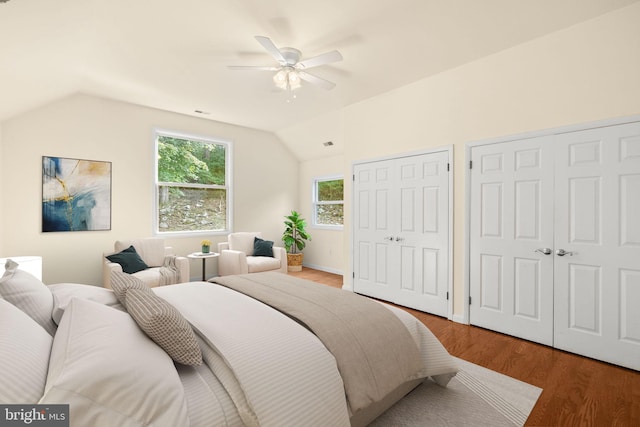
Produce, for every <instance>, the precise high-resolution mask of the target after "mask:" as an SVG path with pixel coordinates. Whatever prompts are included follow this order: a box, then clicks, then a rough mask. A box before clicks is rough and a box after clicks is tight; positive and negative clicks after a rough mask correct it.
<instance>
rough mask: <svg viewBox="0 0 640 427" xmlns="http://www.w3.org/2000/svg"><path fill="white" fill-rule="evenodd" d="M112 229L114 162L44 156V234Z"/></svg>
mask: <svg viewBox="0 0 640 427" xmlns="http://www.w3.org/2000/svg"><path fill="white" fill-rule="evenodd" d="M95 230H111V162H100V161H95V160H79V159H67V158H64V157H48V156H42V231H43V232H48V231H95Z"/></svg>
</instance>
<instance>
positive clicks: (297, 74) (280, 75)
mask: <svg viewBox="0 0 640 427" xmlns="http://www.w3.org/2000/svg"><path fill="white" fill-rule="evenodd" d="M255 38H256V40H257V41H258V43H260V44H261V45H262V47H264V48H265V49H266V50H267V52H269V54H271V56H272V57H273V58H274V59H275V60H276V61H278V64H279V65H277V66H273V67H269V66H266V67H261V66H251V65H230V66H229V69H232V70H262V71H276V74H275V75H274V76H273V81H274V83H275V84H276V86H277V87H278V88H280V89H283V90H286V91H293V90H295V89H298V88H299V87H300V84H301V80H304V81H307V82H309V83H312V84H314V85H317V86H320V87H321V88H323V89H327V90H331V89H333V88H334V87H335V85H336V84H335V83H333V82H330V81H329V80H326V79H323V78H321V77H318V76H315V75H313V74H310V73H308V72H307V71H306V70H308V69H309V68H313V67H318V66H320V65H325V64H330V63H332V62H337V61H342V55H341V54H340V52H338V51H337V50H332V51H331V52H326V53H323V54H321V55H317V56H314V57H311V58H309V59H305V60H303V61H301V58H302V52H300V51H299V50H298V49H294V48H292V47H281V48H277V47H276V45H275V44H274V43H273V42H272V41H271V39H270V38H268V37H264V36H255Z"/></svg>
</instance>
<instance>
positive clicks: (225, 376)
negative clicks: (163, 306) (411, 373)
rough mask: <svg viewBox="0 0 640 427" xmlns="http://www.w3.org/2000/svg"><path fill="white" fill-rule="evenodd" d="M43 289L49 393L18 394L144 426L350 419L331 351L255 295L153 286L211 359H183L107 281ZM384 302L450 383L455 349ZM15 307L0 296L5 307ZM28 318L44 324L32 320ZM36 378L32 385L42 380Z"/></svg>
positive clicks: (8, 358)
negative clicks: (49, 330)
mask: <svg viewBox="0 0 640 427" xmlns="http://www.w3.org/2000/svg"><path fill="white" fill-rule="evenodd" d="M34 286H35V285H34ZM41 286H43V287H45V286H44V285H41ZM45 288H46V289H48V291H50V292H52V294H53V296H54V298H53V301H54V302H55V303H54V307H53V310H52V313H49V315H50V316H51V315H52V314H53V316H54V317H55V319H56V323H59V326H58V329H57V331H56V333H55V335H54V336H53V344H52V351H51V354H50V355H49V352H46V351H42V352H40V353H39V354H38V360H34V361H33V362H30V363H34V364H40V365H43V364H44V366H46V365H47V364H48V365H49V370H48V372H44V373H43V374H40V375H46V378H44V377H43V378H42V379H41V382H40V384H44V383H45V379H46V385H45V387H44V390H43V395H42V396H41V397H39V398H37V399H36V398H35V397H33V401H30V402H22V403H38V402H42V403H70V404H71V407H70V411H71V425H72V426H74V425H77V426H84V425H89V424H86V423H90V425H92V426H102V425H105V426H106V425H113V422H114V420H117V423H118V424H119V425H141V426H142V425H159V426H163V425H171V426H183V425H184V426H203V427H204V426H207V427H211V426H230V427H233V426H254V425H255V426H257V425H261V426H322V427H324V426H349V425H350V419H349V417H350V413H349V410H348V402H347V401H346V398H345V393H344V385H343V382H342V378H341V376H340V373H339V372H338V369H337V366H336V361H335V359H334V357H333V355H332V354H331V353H330V352H329V351H328V350H327V349H326V347H325V346H324V345H323V344H322V342H321V341H320V340H319V339H318V338H317V337H316V336H315V335H314V334H312V333H311V332H310V331H309V330H308V329H307V328H305V327H304V326H301V325H300V324H299V323H297V322H296V321H293V320H292V319H290V318H289V317H287V316H285V315H283V314H281V313H280V312H278V311H275V310H273V309H271V308H270V307H268V306H266V305H264V304H262V303H260V302H258V301H256V300H254V299H252V298H250V297H247V296H245V295H243V294H240V293H237V292H235V291H233V290H230V289H228V288H225V287H221V286H218V285H214V284H211V283H207V282H195V283H186V284H179V285H171V286H165V287H160V288H156V289H154V292H155V293H156V294H157V295H158V296H160V297H161V298H163V299H165V300H167V301H168V302H169V303H171V304H172V305H173V306H175V307H176V308H177V309H178V311H179V312H181V313H182V315H183V316H184V317H185V318H186V319H187V320H188V321H189V323H190V324H191V325H192V327H193V329H194V331H195V332H196V335H197V339H198V342H199V343H200V347H201V349H202V357H203V361H204V363H203V364H202V365H200V366H184V365H180V364H177V363H175V362H174V361H171V358H170V357H169V356H168V355H167V354H166V353H165V352H164V351H163V350H162V348H161V347H159V346H158V345H157V343H154V342H153V341H152V340H151V339H149V337H148V336H147V335H145V334H144V333H142V332H141V331H140V329H138V328H137V326H136V324H135V323H134V322H133V320H132V319H131V317H130V316H129V314H128V313H127V312H125V311H122V310H123V308H122V306H120V304H117V300H115V299H114V298H113V297H112V295H111V291H110V290H105V289H101V288H94V287H91V286H87V285H78V284H65V285H64V286H51V287H45ZM74 289H75V290H74ZM1 291H2V290H1V289H0V292H1ZM107 294H108V295H107ZM384 306H385V307H387V308H388V309H389V310H391V311H392V312H393V313H394V314H395V315H396V316H397V317H398V318H399V319H400V320H401V322H402V323H403V324H404V325H405V326H406V328H407V330H408V331H409V332H410V335H411V337H412V338H413V340H414V341H415V343H416V345H417V346H418V349H419V352H420V355H421V358H422V360H423V363H424V365H425V372H426V375H429V376H431V377H432V378H434V379H435V380H436V381H440V382H441V384H443V385H445V384H446V383H447V382H448V380H449V379H450V377H451V376H452V375H454V374H455V372H456V371H457V366H456V364H455V361H454V359H453V358H452V357H451V356H449V354H448V353H447V352H446V350H445V349H444V348H443V347H442V345H441V344H440V342H439V341H438V340H437V339H436V338H435V337H434V336H433V334H432V333H431V332H430V331H429V330H428V329H427V328H426V327H425V326H424V325H423V324H422V323H421V322H419V321H418V320H417V319H416V318H415V317H413V316H411V315H410V314H408V313H407V312H405V311H404V310H400V309H398V308H395V307H392V306H389V305H386V304H384ZM14 308H15V307H10V306H9V305H7V304H4V305H2V304H0V310H3V311H0V315H2V313H4V312H7V313H8V312H9V311H12V310H13V309H14ZM49 309H50V308H48V309H47V310H49ZM27 314H28V315H29V316H31V318H33V313H27ZM37 314H38V317H39V318H40V317H42V316H43V313H37ZM0 317H1V316H0ZM3 318H5V319H19V320H20V321H21V322H22V324H23V325H22V326H20V328H21V330H30V329H29V328H27V327H26V326H29V325H24V322H25V321H26V322H29V321H30V320H32V319H29V317H28V316H18V317H16V316H12V315H7V316H4V317H3ZM30 325H31V324H30ZM29 327H30V328H31V329H33V328H42V326H41V325H40V324H38V322H36V321H35V320H33V324H32V325H31V326H29ZM11 331H12V328H11V327H6V328H0V342H2V340H5V341H6V340H14V339H13V338H11V337H12V336H13V335H10V334H13V332H11ZM43 332H44V330H43ZM4 335H6V336H4ZM14 335H15V334H14ZM40 335H42V336H43V337H45V338H46V333H44V335H43V334H39V335H38V336H40ZM30 347H32V345H31V343H29V342H26V341H25V343H24V344H22V343H21V342H18V344H17V345H15V346H14V347H13V348H12V351H11V352H2V351H0V366H3V365H4V366H20V364H16V363H14V361H16V360H20V359H24V357H25V354H28V353H29V351H30V350H31V348H30ZM22 353H24V354H22ZM32 359H33V357H32ZM25 360H26V359H25ZM34 366H35V365H34ZM31 375H33V372H32V373H31ZM5 381H6V380H5V379H4V378H0V388H3V389H5V390H8V393H12V392H11V390H15V387H11V385H10V384H8V383H6V384H5ZM33 384H34V387H33V390H36V391H37V390H38V387H42V385H38V381H34V382H33ZM405 392H406V391H405ZM5 394H6V393H5ZM27 395H28V394H25V395H24V396H27ZM34 396H35V395H34ZM399 397H400V396H398V398H399Z"/></svg>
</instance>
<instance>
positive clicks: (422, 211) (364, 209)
mask: <svg viewBox="0 0 640 427" xmlns="http://www.w3.org/2000/svg"><path fill="white" fill-rule="evenodd" d="M448 163H449V152H448V151H442V152H435V153H428V154H421V155H415V156H407V157H401V158H397V159H390V160H384V161H379V162H372V163H364V164H358V165H356V166H355V167H354V173H355V181H354V290H355V291H356V292H359V293H362V294H365V295H370V296H373V297H376V298H380V299H384V300H386V301H391V302H395V303H397V304H400V305H403V306H407V307H411V308H415V309H418V310H422V311H426V312H429V313H433V314H437V315H441V316H447V314H448V313H447V309H448V307H447V291H448V283H449V268H448V266H449V176H448V171H447V164H448Z"/></svg>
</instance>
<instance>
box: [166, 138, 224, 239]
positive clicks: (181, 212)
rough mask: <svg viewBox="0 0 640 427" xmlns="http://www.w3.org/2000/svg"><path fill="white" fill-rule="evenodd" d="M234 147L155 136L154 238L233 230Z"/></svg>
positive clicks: (208, 140) (195, 139)
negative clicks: (172, 234)
mask: <svg viewBox="0 0 640 427" xmlns="http://www.w3.org/2000/svg"><path fill="white" fill-rule="evenodd" d="M230 148H231V146H230V143H229V142H222V141H217V140H214V139H205V138H199V137H192V136H188V135H178V134H173V133H169V132H164V131H156V212H155V224H156V230H155V231H156V233H158V234H165V233H175V234H192V233H198V232H206V233H212V232H226V231H228V230H229V229H230V220H229V218H230V215H229V212H230V207H229V200H230V189H231V182H230V177H231V173H230V161H229V159H230Z"/></svg>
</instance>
